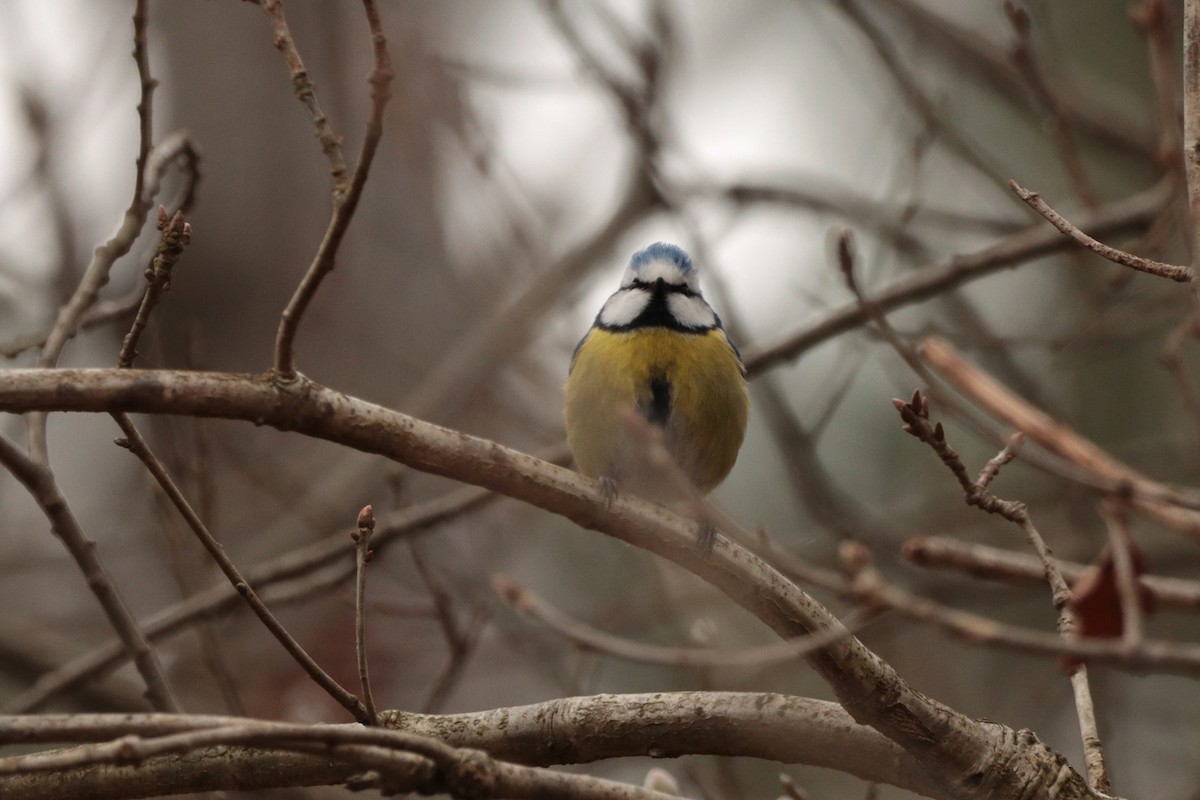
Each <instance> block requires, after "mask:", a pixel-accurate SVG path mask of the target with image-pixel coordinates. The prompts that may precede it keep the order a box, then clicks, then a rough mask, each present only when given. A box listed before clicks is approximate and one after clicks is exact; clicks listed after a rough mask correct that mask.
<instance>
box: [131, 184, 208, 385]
mask: <svg viewBox="0 0 1200 800" xmlns="http://www.w3.org/2000/svg"><path fill="white" fill-rule="evenodd" d="M158 229H159V230H160V231H162V236H160V237H159V242H158V250H157V251H156V252H155V254H154V258H153V259H152V260H151V262H150V266H149V267H147V268H146V289H145V292H144V293H143V294H142V302H141V304H140V305H139V306H138V312H137V316H135V317H134V320H133V325H132V326H131V327H130V329H129V333H127V334H126V335H125V339H124V340H123V341H122V343H121V352H120V354H119V355H118V356H117V367H119V368H122V369H128V368H129V367H132V366H133V360H134V359H135V358H136V357H137V344H138V340H139V339H140V338H141V335H142V331H143V330H145V328H146V322H147V320H149V319H150V312H151V311H152V310H153V309H154V306H155V305H156V304H157V303H158V300H159V298H160V297H162V294H163V292H166V291H167V290H169V289H170V288H171V270H172V269H173V268H174V266H175V264H176V262H178V261H179V257H180V256H181V255H182V254H183V248H184V247H186V246H187V245H188V244H189V243H190V242H191V240H192V226H191V223H189V222H187V221H186V220H185V219H184V216H183V212H182V211H176V212H175V215H174V216H173V217H168V216H167V210H166V209H165V208H163V207H162V206H159V207H158Z"/></svg>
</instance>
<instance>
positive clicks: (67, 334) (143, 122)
mask: <svg viewBox="0 0 1200 800" xmlns="http://www.w3.org/2000/svg"><path fill="white" fill-rule="evenodd" d="M146 8H147V3H146V0H137V3H136V5H135V6H134V11H133V58H134V61H135V62H136V64H137V70H138V80H139V83H140V94H139V100H138V106H137V110H138V131H139V140H138V154H137V166H136V170H135V178H134V185H133V197H132V198H131V199H130V201H129V206H128V207H127V208H126V209H125V213H124V215H123V216H122V218H121V224H120V227H119V228H118V229H117V232H116V233H114V234H113V235H112V237H110V238H109V240H108V241H107V242H105V243H104V244H102V245H100V246H99V247H97V248H96V251H95V253H94V255H93V256H92V261H91V263H90V264H88V266H87V269H86V270H84V273H83V278H82V279H81V280H80V281H79V285H78V286H77V287H76V289H75V292H74V294H72V295H71V298H70V299H69V300H68V301H67V302H66V303H64V304H63V306H62V308H60V309H59V311H58V317H57V318H56V319H55V321H54V325H53V326H52V327H51V328H50V333H49V334H47V336H46V343H45V345H43V346H42V352H41V353H40V354H39V355H38V360H37V366H39V367H43V368H45V367H53V366H54V365H55V364H57V363H58V358H59V356H60V355H61V354H62V350H63V348H64V347H65V346H66V343H67V341H68V340H69V339H70V338H71V337H72V336H74V335H75V332H76V331H77V330H78V325H79V320H80V319H81V318H82V316H83V314H84V313H85V312H86V311H87V310H88V309H89V308H91V307H92V306H93V305H94V304H95V302H96V298H97V297H98V295H99V292H100V289H102V288H103V287H104V285H105V284H107V283H108V277H109V271H110V270H111V269H112V265H113V263H114V262H116V260H117V259H118V258H120V257H121V256H123V255H125V254H126V253H127V252H129V248H130V247H132V246H133V242H134V240H135V239H136V238H137V235H138V232H139V231H140V230H141V229H142V225H143V224H144V223H145V219H146V212H147V210H148V209H149V206H150V199H149V197H148V196H147V192H146V177H147V174H146V173H147V160H148V159H149V158H150V151H151V147H152V139H151V135H152V130H151V121H152V120H151V114H152V106H151V97H152V94H153V91H154V86H155V80H154V79H153V78H152V77H151V76H150V54H149V49H148V48H147V46H146V26H147V19H146ZM26 424H27V437H28V441H29V457H30V458H32V459H33V461H34V462H35V463H38V464H41V465H42V466H48V465H49V463H50V454H49V452H48V451H47V449H46V415H45V414H40V413H35V414H30V415H29V416H28V417H27V423H26Z"/></svg>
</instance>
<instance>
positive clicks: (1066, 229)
mask: <svg viewBox="0 0 1200 800" xmlns="http://www.w3.org/2000/svg"><path fill="white" fill-rule="evenodd" d="M1008 186H1009V188H1010V189H1012V190H1013V193H1014V194H1016V195H1017V197H1019V198H1021V199H1022V200H1024V201H1025V202H1026V203H1027V204H1028V205H1029V207H1030V208H1032V209H1033V210H1034V211H1036V212H1038V213H1039V214H1041V215H1042V216H1043V217H1045V218H1046V220H1047V221H1048V222H1049V223H1050V224H1051V225H1053V226H1054V227H1055V228H1058V230H1059V231H1060V232H1061V233H1062V234H1063V235H1064V236H1069V237H1071V238H1072V239H1074V240H1075V241H1076V242H1078V243H1079V244H1081V245H1083V246H1084V247H1086V248H1087V249H1088V250H1091V251H1092V252H1093V253H1095V254H1096V255H1098V256H1101V257H1103V258H1106V259H1108V260H1109V261H1111V262H1113V263H1114V264H1120V265H1122V266H1125V267H1130V268H1132V269H1136V270H1137V271H1139V272H1147V273H1149V274H1151V275H1157V276H1158V277H1160V278H1167V279H1168V280H1172V281H1178V282H1179V283H1190V282H1191V281H1193V280H1195V273H1194V272H1193V271H1192V270H1191V268H1190V267H1179V266H1176V265H1174V264H1164V263H1162V262H1161V261H1155V260H1154V259H1151V258H1142V257H1141V256H1135V255H1134V254H1133V253H1126V252H1125V251H1124V250H1118V249H1117V248H1115V247H1109V246H1108V245H1106V244H1104V243H1103V242H1100V241H1097V240H1096V239H1093V238H1092V237H1091V236H1088V235H1087V234H1086V233H1084V232H1083V231H1081V230H1080V229H1079V228H1078V227H1076V226H1075V225H1073V224H1071V222H1070V220H1068V219H1067V218H1066V217H1064V216H1063V215H1062V214H1059V213H1058V212H1057V211H1055V210H1054V209H1053V208H1051V207H1050V206H1049V205H1048V204H1047V203H1046V201H1045V200H1043V199H1042V198H1041V195H1039V194H1038V193H1037V192H1031V191H1029V190H1028V189H1026V188H1025V187H1024V186H1021V185H1020V184H1019V183H1017V182H1016V181H1009V182H1008Z"/></svg>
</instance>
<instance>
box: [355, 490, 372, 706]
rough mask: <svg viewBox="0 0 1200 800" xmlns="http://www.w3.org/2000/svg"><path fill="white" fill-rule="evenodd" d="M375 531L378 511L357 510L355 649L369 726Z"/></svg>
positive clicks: (368, 508)
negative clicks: (369, 578) (370, 583)
mask: <svg viewBox="0 0 1200 800" xmlns="http://www.w3.org/2000/svg"><path fill="white" fill-rule="evenodd" d="M374 530H375V511H374V510H373V509H372V508H371V507H370V506H365V507H364V508H363V510H362V511H360V512H358V523H357V529H356V530H355V531H354V532H352V533H351V534H350V538H352V539H353V540H354V576H355V579H354V652H355V655H356V656H357V660H358V683H359V686H360V687H362V696H363V700H362V702H363V706H364V707H365V709H366V715H367V719H368V722H367V723H366V724H368V725H378V724H379V716H378V714H377V713H376V712H375V697H374V695H372V694H371V677H370V672H369V671H368V670H367V564H368V563H369V562H370V561H371V557H372V556H373V555H375V551H374V550H372V549H371V534H372V533H373V532H374Z"/></svg>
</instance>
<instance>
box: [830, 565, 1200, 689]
mask: <svg viewBox="0 0 1200 800" xmlns="http://www.w3.org/2000/svg"><path fill="white" fill-rule="evenodd" d="M842 548H843V550H844V551H847V554H846V555H845V556H844V558H843V562H844V563H845V564H846V565H847V567H848V569H849V571H850V573H851V576H852V580H851V591H852V592H853V593H854V594H855V595H856V596H857V597H858V598H859V599H860V601H862V602H864V603H870V604H875V605H876V606H879V607H882V608H889V609H893V610H895V611H896V612H897V613H899V614H901V615H902V616H905V617H908V618H909V619H913V620H918V621H920V622H926V623H930V624H933V625H937V626H939V627H941V628H944V629H946V630H947V631H949V632H950V633H953V634H954V635H956V636H958V637H960V638H962V639H963V640H965V641H968V642H973V643H977V644H984V645H990V646H993V647H1000V648H1003V649H1006V650H1014V651H1017V652H1023V653H1031V654H1035V655H1041V656H1050V657H1055V658H1062V657H1064V656H1065V657H1068V658H1072V659H1079V660H1083V661H1087V662H1088V663H1092V662H1097V663H1104V664H1112V665H1119V666H1121V667H1124V668H1125V669H1130V670H1135V671H1140V670H1153V671H1156V672H1157V671H1162V672H1171V673H1177V674H1180V675H1200V646H1197V645H1194V644H1190V643H1183V642H1168V641H1161V640H1153V639H1146V640H1143V642H1142V644H1141V646H1140V647H1137V648H1136V649H1133V650H1131V649H1129V648H1128V647H1127V646H1126V645H1125V644H1124V643H1123V642H1121V641H1120V640H1115V639H1099V638H1087V639H1084V638H1072V639H1067V638H1064V637H1063V636H1061V635H1060V634H1058V633H1051V632H1049V631H1040V630H1034V629H1032V628H1027V627H1022V626H1019V625H1009V624H1006V623H1003V622H997V621H996V620H995V619H992V618H991V617H987V616H983V615H981V614H974V613H971V612H969V611H962V610H960V609H957V608H951V607H949V606H946V605H943V604H941V603H938V602H937V601H935V600H930V599H929V598H926V597H918V596H916V595H913V594H912V593H910V592H908V591H907V590H905V589H902V588H900V587H899V586H896V585H895V584H893V583H889V582H888V581H887V580H886V579H885V578H884V577H883V576H882V575H881V574H879V571H878V570H876V569H875V568H874V567H873V566H871V564H870V556H869V555H868V554H867V553H866V550H865V548H863V547H862V546H861V545H859V544H857V543H854V542H843V543H842Z"/></svg>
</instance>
